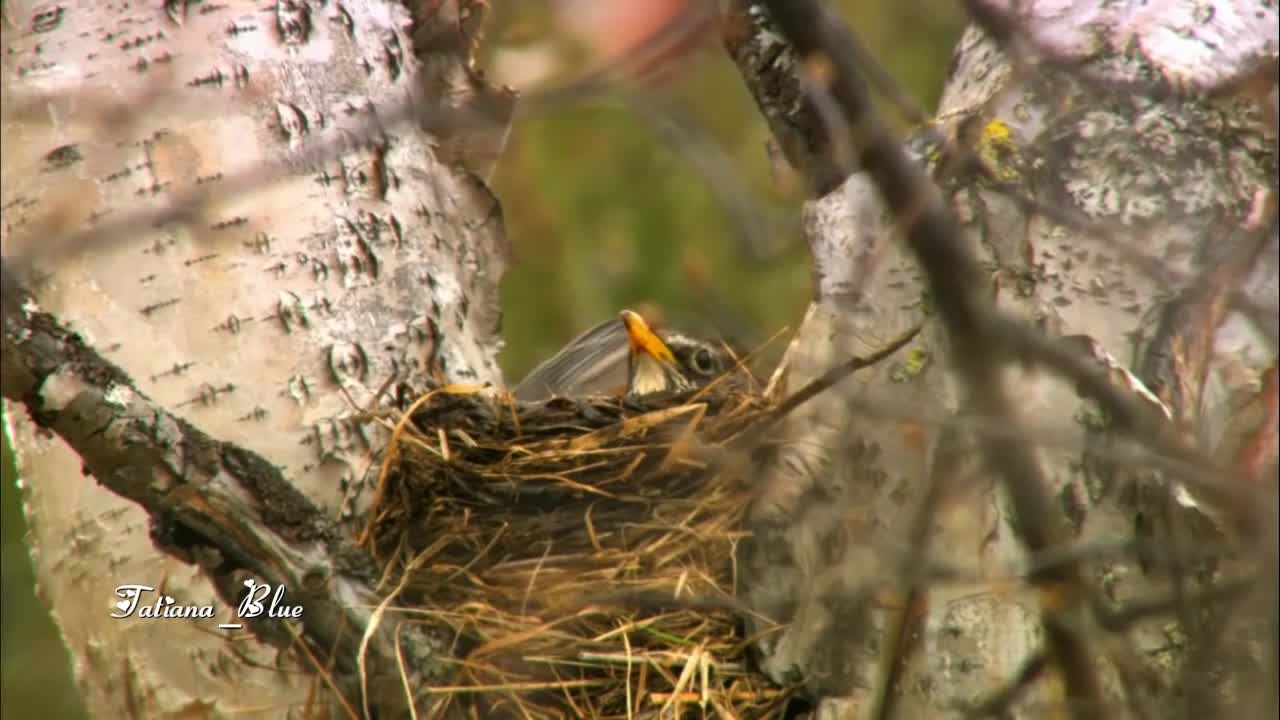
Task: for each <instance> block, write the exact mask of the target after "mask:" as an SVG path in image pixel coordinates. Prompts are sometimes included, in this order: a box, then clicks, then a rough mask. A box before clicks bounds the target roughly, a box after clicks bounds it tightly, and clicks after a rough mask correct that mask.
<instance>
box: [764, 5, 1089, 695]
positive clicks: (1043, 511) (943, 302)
mask: <svg viewBox="0 0 1280 720" xmlns="http://www.w3.org/2000/svg"><path fill="white" fill-rule="evenodd" d="M767 5H768V7H769V9H770V11H771V13H772V15H773V18H774V20H775V21H776V22H777V24H778V25H779V27H780V28H781V29H782V31H783V34H784V35H785V36H786V37H787V39H788V40H790V41H791V43H792V44H793V45H794V46H795V48H796V51H797V52H798V53H799V54H800V55H801V56H802V57H812V58H818V59H820V60H821V62H822V64H823V66H824V68H825V72H824V74H825V75H827V77H828V80H829V89H830V92H831V95H832V97H833V98H834V101H835V102H836V103H837V104H838V105H839V107H840V108H841V110H842V111H843V113H844V120H845V122H846V123H847V125H848V128H849V135H850V138H849V141H850V144H851V146H852V148H853V149H854V156H855V158H856V160H857V161H858V165H859V166H860V167H862V168H863V169H865V171H866V172H867V174H868V175H869V176H870V177H871V179H872V180H873V181H874V183H875V185H876V187H877V188H878V189H879V191H880V194H881V195H882V196H883V198H884V200H885V202H886V204H887V205H888V207H889V209H890V211H891V212H892V213H893V215H894V217H895V219H896V220H897V221H898V225H899V228H900V229H901V231H902V232H903V233H904V234H905V236H906V238H905V239H906V242H907V245H908V247H909V248H910V249H911V250H912V251H913V253H914V254H915V256H916V258H917V259H918V260H919V262H920V265H921V267H922V268H923V269H924V271H925V273H926V276H927V280H928V285H929V290H930V291H931V293H932V296H933V298H934V301H935V307H936V308H937V311H938V316H939V317H940V318H941V320H942V322H943V323H944V325H945V326H946V328H947V331H948V336H949V338H950V341H951V347H952V349H953V362H954V364H955V366H956V369H957V370H958V372H959V374H960V376H961V377H962V378H963V379H964V380H965V383H966V386H967V388H968V390H969V401H970V403H972V405H973V406H974V408H975V409H976V410H977V411H978V412H979V413H981V414H982V415H985V416H987V417H990V418H993V419H1000V418H1009V417H1011V416H1012V413H1011V408H1010V403H1009V399H1008V397H1007V396H1006V392H1005V389H1004V386H1003V383H1002V382H1001V379H1000V376H999V371H1000V369H1001V365H1002V364H1003V362H1004V361H1005V360H1006V359H1007V352H1000V346H999V345H998V344H997V343H995V342H992V341H993V340H995V338H994V337H993V332H992V331H993V328H992V327H991V324H990V323H989V322H988V318H989V317H990V316H991V308H990V307H989V306H990V302H989V301H987V300H986V299H985V298H984V297H983V295H982V283H981V282H980V279H981V277H982V276H981V273H980V270H979V267H978V264H977V261H976V259H975V258H974V257H973V255H972V254H971V253H970V252H968V250H967V249H966V246H965V243H964V239H963V237H962V236H961V234H960V233H961V230H960V228H961V227H962V225H961V223H960V220H959V218H957V217H956V216H955V213H954V212H952V211H951V209H950V208H949V207H948V206H947V205H946V204H945V203H944V201H943V199H942V196H941V194H940V193H939V192H938V190H937V188H936V187H934V186H933V184H932V183H931V182H930V181H929V180H928V178H927V177H926V176H925V174H924V173H923V171H922V170H921V169H920V168H919V167H918V166H917V165H916V164H915V163H914V162H912V161H911V159H910V158H909V157H908V156H907V154H906V153H905V152H904V151H903V150H902V149H901V148H900V146H899V143H898V142H897V141H896V139H895V138H894V137H893V135H892V133H891V132H890V131H889V129H888V128H887V127H886V126H885V125H884V124H883V122H882V121H881V120H880V118H879V117H878V116H877V114H876V113H875V111H874V109H873V108H872V107H871V104H870V100H869V98H868V93H867V89H866V86H865V84H864V83H863V81H862V79H861V75H860V71H859V66H858V63H857V60H856V58H854V57H853V56H852V54H851V53H850V52H848V48H850V47H852V46H853V45H854V42H853V41H851V40H849V39H848V36H849V31H848V30H847V29H846V28H845V27H843V26H842V25H841V24H840V23H839V22H837V21H836V19H835V18H833V17H832V15H831V14H830V12H828V11H826V10H824V9H823V7H822V6H821V5H819V4H818V3H816V2H814V1H813V0H771V1H770V2H768V3H767ZM1002 356H1003V357H1002ZM983 445H984V449H985V451H986V457H987V460H988V462H989V463H990V464H991V465H992V467H993V468H994V469H996V470H997V471H998V472H999V473H1000V474H1001V475H1002V476H1003V477H1004V481H1005V487H1006V488H1007V490H1008V494H1009V498H1010V501H1011V502H1012V504H1013V506H1014V510H1015V512H1016V514H1017V516H1018V517H1019V518H1020V519H1021V520H1023V521H1024V522H1021V523H1020V526H1021V527H1022V528H1023V532H1022V540H1023V542H1024V543H1025V544H1026V546H1027V548H1028V549H1029V550H1030V551H1031V552H1041V551H1043V550H1044V549H1046V548H1050V547H1053V546H1056V545H1061V544H1064V543H1065V542H1066V539H1067V532H1066V528H1065V527H1064V523H1063V520H1062V518H1061V517H1059V516H1058V515H1057V514H1056V513H1054V512H1053V510H1052V505H1051V502H1050V499H1049V497H1048V495H1047V493H1046V491H1045V488H1046V482H1045V478H1044V477H1043V473H1042V471H1041V468H1040V466H1039V464H1038V463H1037V462H1036V459H1035V457H1034V455H1033V454H1032V451H1031V447H1030V446H1029V445H1027V444H1026V443H1021V442H1010V441H1008V440H1005V439H1001V438H984V439H983ZM1034 580H1035V581H1036V582H1037V583H1038V584H1039V585H1040V586H1041V587H1042V589H1043V590H1044V591H1045V592H1047V593H1055V594H1056V593H1058V592H1062V591H1063V590H1064V589H1065V590H1068V591H1069V592H1075V591H1077V590H1078V589H1079V588H1082V587H1083V585H1082V581H1081V579H1080V577H1079V573H1078V570H1077V568H1076V567H1075V565H1068V566H1064V567H1058V568H1054V569H1051V570H1047V571H1045V572H1044V573H1042V574H1041V575H1039V576H1038V577H1036V578H1034ZM1054 604H1057V603H1055V602H1047V603H1046V606H1051V605H1054ZM1042 619H1043V622H1044V627H1045V631H1046V638H1047V641H1048V647H1049V649H1050V650H1051V652H1052V653H1053V654H1054V656H1055V657H1056V659H1057V661H1058V665H1059V667H1060V668H1061V669H1062V672H1063V676H1064V679H1065V683H1066V689H1067V693H1068V695H1069V696H1070V697H1071V698H1072V699H1073V700H1074V701H1078V703H1080V704H1081V705H1083V706H1088V707H1091V708H1098V709H1101V708H1103V707H1104V705H1103V703H1102V690H1101V687H1100V685H1099V681H1098V678H1097V676H1096V673H1095V671H1094V670H1095V668H1094V664H1093V659H1092V657H1091V655H1090V653H1089V651H1088V648H1087V647H1086V646H1085V644H1084V643H1083V642H1082V641H1081V638H1080V637H1078V635H1077V634H1075V633H1073V632H1070V631H1069V629H1068V628H1067V625H1066V624H1065V623H1063V622H1061V620H1060V619H1059V618H1057V617H1056V613H1054V612H1052V611H1050V610H1046V611H1045V613H1044V616H1043V618H1042Z"/></svg>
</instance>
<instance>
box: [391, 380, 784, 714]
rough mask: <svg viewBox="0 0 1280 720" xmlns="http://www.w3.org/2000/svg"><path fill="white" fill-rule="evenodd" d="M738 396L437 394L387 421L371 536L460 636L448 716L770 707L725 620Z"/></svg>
mask: <svg viewBox="0 0 1280 720" xmlns="http://www.w3.org/2000/svg"><path fill="white" fill-rule="evenodd" d="M767 410H768V404H767V403H766V402H765V400H763V399H762V398H761V397H760V396H759V395H758V394H756V393H754V392H753V391H747V390H742V389H734V390H724V391H719V392H715V393H711V392H707V391H705V390H704V391H703V392H702V393H700V394H698V395H694V396H692V397H685V398H673V399H669V400H668V401H667V402H664V403H657V404H655V405H647V406H636V405H632V404H630V403H624V402H623V401H620V400H618V399H606V398H598V399H586V400H567V399H555V400H550V401H547V402H545V403H518V402H515V401H513V400H512V399H511V398H510V397H509V396H507V395H505V394H497V395H494V394H489V393H480V392H477V391H475V390H472V389H460V388H453V389H450V388H446V389H442V390H437V391H434V392H432V393H430V394H428V395H426V396H423V397H422V398H420V399H419V400H418V401H417V402H416V403H415V404H414V406H413V407H412V408H411V409H410V410H409V412H407V413H406V414H405V415H404V416H403V417H401V418H400V419H399V421H398V422H397V424H396V429H395V431H394V433H393V437H392V440H391V444H390V445H389V450H388V456H387V457H388V459H387V461H386V463H385V464H384V467H383V469H382V476H381V477H380V480H379V485H378V490H377V495H376V498H375V501H374V506H373V509H372V512H371V518H372V522H371V524H370V527H369V533H368V534H367V535H366V542H367V543H368V544H369V546H370V547H371V548H372V550H373V551H374V553H375V555H376V556H377V557H378V559H379V561H380V562H381V563H384V564H385V566H386V568H387V575H386V576H387V578H388V579H389V583H390V584H391V586H392V587H395V586H397V585H398V586H399V587H400V590H399V594H398V595H397V596H396V604H397V605H398V606H400V607H402V608H404V609H405V611H406V612H407V613H408V614H409V615H410V616H411V617H413V616H417V617H422V618H424V619H426V620H428V621H430V622H432V623H433V624H436V625H443V626H447V627H449V628H452V630H453V631H454V640H455V644H454V647H453V648H452V649H453V655H454V657H456V658H458V663H459V668H458V673H457V675H456V676H457V678H458V681H457V683H456V684H455V685H454V686H452V687H443V688H440V687H437V688H431V689H430V690H429V692H432V693H439V694H440V695H441V696H442V697H441V700H442V702H440V703H439V704H438V705H437V707H439V708H440V713H441V715H440V716H441V717H443V716H446V715H448V714H450V710H452V711H458V710H461V711H463V713H462V714H463V715H464V716H475V717H526V718H561V717H582V718H593V719H594V718H600V719H603V718H639V717H673V718H676V717H685V716H702V715H703V714H706V715H717V714H718V715H719V716H721V717H739V718H746V717H752V718H766V717H780V716H781V714H782V712H783V709H784V706H785V704H786V699H787V697H788V695H789V691H787V690H785V689H779V688H776V687H774V686H772V685H771V684H770V683H768V682H767V681H766V680H765V679H764V678H763V676H761V675H759V674H757V673H755V672H753V671H752V670H750V664H749V659H748V647H749V644H750V643H749V639H748V638H745V637H744V636H743V631H742V623H741V617H740V616H739V615H738V614H737V613H735V612H733V608H734V607H736V605H735V602H734V600H733V596H734V584H735V577H734V564H733V549H734V546H735V543H736V542H737V541H738V540H739V539H740V538H741V537H742V533H741V532H740V530H739V528H740V524H741V520H742V516H743V513H744V510H745V508H746V505H747V496H746V492H745V489H744V487H743V485H742V483H741V478H735V477H734V476H733V475H734V473H732V472H730V471H728V470H725V469H724V467H723V466H724V463H721V462H717V461H715V460H712V459H710V458H715V457H719V456H722V455H724V453H717V451H718V450H720V449H723V448H724V447H726V446H728V445H729V444H731V443H732V442H733V441H734V440H735V439H736V438H739V437H741V436H742V434H743V433H744V432H746V431H747V430H748V429H749V428H751V427H752V426H753V424H754V423H755V422H756V421H758V420H760V419H761V418H763V417H764V416H765V413H766V412H767Z"/></svg>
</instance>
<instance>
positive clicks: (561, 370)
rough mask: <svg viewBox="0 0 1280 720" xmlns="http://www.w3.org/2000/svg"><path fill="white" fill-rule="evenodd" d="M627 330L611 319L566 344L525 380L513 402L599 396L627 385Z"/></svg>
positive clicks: (519, 386) (517, 386) (519, 385)
mask: <svg viewBox="0 0 1280 720" xmlns="http://www.w3.org/2000/svg"><path fill="white" fill-rule="evenodd" d="M627 352H628V340H627V329H626V326H625V325H623V324H622V321H621V320H620V319H618V318H611V319H609V320H606V321H604V322H602V323H600V324H599V325H596V326H595V327H593V328H591V329H589V330H587V331H585V332H583V333H582V334H581V335H579V336H578V337H576V338H574V339H573V340H571V341H569V344H568V345H565V346H564V348H562V349H561V350H560V352H558V353H556V354H555V355H552V356H551V357H550V358H548V359H547V360H545V361H544V362H543V363H542V364H541V365H538V366H537V367H535V368H534V369H533V370H531V371H529V374H528V375H526V376H525V378H524V379H523V380H521V381H520V384H518V385H516V387H515V390H514V391H513V392H514V394H515V396H516V399H518V400H525V401H533V400H545V399H547V398H549V397H551V396H553V395H560V396H565V397H580V396H584V395H603V394H606V393H609V392H612V391H614V390H617V389H619V388H621V387H623V386H625V385H626V384H627Z"/></svg>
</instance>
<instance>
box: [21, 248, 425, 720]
mask: <svg viewBox="0 0 1280 720" xmlns="http://www.w3.org/2000/svg"><path fill="white" fill-rule="evenodd" d="M0 276H2V279H3V296H2V299H0V315H2V316H3V354H4V359H5V361H4V364H3V369H2V370H0V389H2V390H3V395H4V397H5V398H6V399H9V400H12V401H14V402H18V403H22V404H23V405H24V406H25V407H26V409H27V412H28V413H29V414H30V416H31V418H32V419H33V420H34V421H35V423H36V424H37V425H39V426H40V427H42V428H45V429H48V430H51V431H52V432H54V433H56V434H57V435H58V436H59V437H61V438H62V439H63V441H65V442H66V443H67V444H68V445H69V446H70V447H71V448H72V449H73V450H74V451H75V452H76V453H77V454H78V455H79V456H80V457H81V459H82V460H83V462H84V469H85V473H86V474H91V475H92V476H93V477H94V478H96V479H97V481H98V482H99V483H101V484H102V485H104V486H106V487H107V488H108V489H109V490H111V491H112V492H115V493H116V494H118V495H120V496H122V497H125V498H127V499H129V500H132V501H133V502H136V503H137V504H138V505H140V506H141V507H142V508H143V509H144V510H145V511H146V512H147V514H148V515H149V516H150V518H151V521H152V523H153V531H152V538H153V540H154V542H155V543H156V546H157V547H158V548H159V549H161V550H162V551H163V552H166V553H168V554H170V555H172V556H174V557H177V558H179V559H181V560H183V561H185V562H194V563H197V564H199V565H200V567H201V569H202V570H203V571H204V573H205V575H206V576H208V577H209V579H210V580H211V581H212V582H213V585H214V586H215V588H216V589H217V592H218V594H219V596H220V597H221V598H222V600H223V601H224V602H226V603H228V604H229V605H233V606H234V605H236V604H238V603H239V601H240V594H241V592H242V591H243V589H244V585H243V583H244V581H245V580H246V579H248V578H257V579H260V580H262V581H265V582H267V583H270V584H271V585H274V586H278V587H284V588H286V591H287V593H288V595H287V596H286V598H287V599H288V600H289V601H290V602H291V603H293V604H297V605H301V606H302V607H303V614H302V617H301V618H300V619H299V622H300V623H301V639H302V640H303V641H304V643H305V647H304V648H302V650H303V652H301V653H299V654H300V655H302V656H305V657H309V658H311V660H312V662H313V666H314V669H316V670H317V671H320V672H321V673H326V669H332V670H333V671H336V673H337V675H338V678H337V680H338V683H339V686H340V687H338V688H335V689H337V690H339V691H340V692H341V693H342V694H343V695H344V696H346V697H347V698H348V699H351V698H358V697H359V692H360V691H359V690H358V688H359V686H360V682H361V681H360V679H359V678H357V677H356V675H357V671H358V669H357V664H358V662H360V663H362V664H363V665H364V666H365V670H366V678H365V686H366V687H367V688H368V689H369V690H368V692H369V695H368V697H366V698H365V699H364V702H363V703H351V704H352V705H355V706H357V707H358V706H360V705H362V704H363V705H365V706H366V707H370V706H372V707H374V708H377V709H378V710H379V712H378V713H377V715H378V716H381V717H389V716H393V715H394V714H397V713H398V712H403V710H404V708H405V698H404V695H405V693H404V690H403V687H404V686H403V685H402V678H401V675H400V671H399V670H397V662H396V656H397V647H396V645H397V642H398V643H399V645H400V649H399V652H401V653H403V655H404V656H406V657H407V658H408V659H409V662H407V663H405V665H406V667H407V672H409V673H410V677H408V678H405V679H404V680H403V682H407V686H408V687H416V688H425V687H428V686H430V685H431V684H434V683H439V682H441V681H443V680H445V679H446V677H447V673H448V671H447V667H448V666H447V664H446V663H444V662H442V659H443V658H441V654H440V652H439V650H438V648H439V647H440V646H441V644H442V643H440V642H439V641H438V640H439V637H443V636H442V635H438V637H437V638H433V637H432V634H433V629H430V628H425V629H424V627H425V626H422V625H415V626H412V627H411V628H410V629H407V630H405V631H404V632H403V633H401V634H400V637H399V638H398V639H397V638H396V637H395V635H394V634H393V633H392V632H391V631H390V630H388V629H387V628H385V627H383V626H380V625H379V624H378V623H377V622H375V621H373V608H375V607H376V606H377V605H378V602H379V600H380V597H379V595H378V593H377V592H375V589H374V588H375V584H376V582H377V573H376V571H375V569H374V563H373V560H372V558H371V557H370V556H369V555H368V554H367V553H366V552H364V551H363V550H362V549H360V548H358V547H357V546H356V545H355V544H354V543H353V542H352V541H351V540H350V539H349V538H348V537H346V535H345V534H344V533H342V532H341V531H340V530H339V529H338V528H337V527H335V526H334V525H333V523H332V522H331V521H330V520H329V519H328V518H327V517H325V515H324V514H322V513H321V512H320V511H319V510H318V509H317V508H316V507H315V506H314V505H313V504H312V503H311V502H310V501H309V500H308V499H307V498H306V497H304V496H303V495H302V494H301V493H299V492H298V490H297V489H296V488H295V487H294V486H293V485H292V484H290V483H289V481H288V480H286V479H285V478H284V477H283V476H282V475H281V473H280V471H279V470H278V469H277V468H276V467H274V466H273V465H271V464H270V463H268V462H267V461H266V460H265V459H264V458H262V457H260V456H258V455H256V454H254V453H252V452H249V451H247V450H244V449H242V448H240V447H238V446H235V445H232V444H230V443H224V442H220V441H218V440H215V439H213V438H211V437H209V436H208V435H206V434H205V433H203V432H201V431H200V430H199V429H198V428H196V427H194V426H193V425H191V424H190V423H188V422H187V421H185V420H183V419H182V418H179V417H177V416H175V415H173V414H171V413H170V412H168V411H167V410H165V409H164V408H163V407H161V406H160V405H159V404H157V403H155V402H154V401H152V400H151V399H150V398H148V397H146V396H145V395H143V394H142V393H140V392H139V391H138V390H137V389H136V386H135V384H134V383H133V381H132V380H131V379H130V378H129V377H128V376H127V375H126V374H125V373H124V372H123V371H122V370H121V369H120V368H118V367H116V366H115V365H113V364H111V363H110V362H108V361H107V360H104V359H103V358H102V357H101V356H100V355H99V354H98V353H97V352H96V351H94V349H93V348H91V347H89V346H88V345H87V344H86V343H85V342H84V340H83V339H82V338H81V337H80V336H79V335H77V334H75V333H73V332H71V331H69V330H67V329H66V328H65V327H64V326H63V325H62V324H61V323H60V322H59V321H58V320H57V319H56V318H54V317H53V316H51V315H49V314H48V313H45V312H43V311H41V310H40V309H39V308H38V306H37V305H36V303H35V301H34V299H33V298H32V296H31V295H30V293H29V292H27V291H26V290H25V289H24V288H22V287H21V286H19V285H18V283H17V282H16V280H15V278H14V277H13V276H12V274H11V273H10V271H9V268H8V267H7V265H5V264H3V263H0ZM283 622H284V621H283V620H276V619H268V618H258V619H246V624H247V626H248V627H249V629H250V630H251V631H252V632H253V633H254V634H255V635H256V636H257V637H258V639H259V640H261V641H263V642H266V643H269V644H271V645H274V646H277V647H281V648H289V647H292V646H293V642H294V638H295V633H296V632H297V629H296V628H293V627H289V626H285V625H283V624H282V623H283ZM366 634H368V635H369V637H368V646H367V648H366V649H365V650H364V653H363V658H362V660H360V661H358V660H357V658H360V657H361V644H362V638H363V637H364V636H365V635H366ZM326 677H327V674H326Z"/></svg>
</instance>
